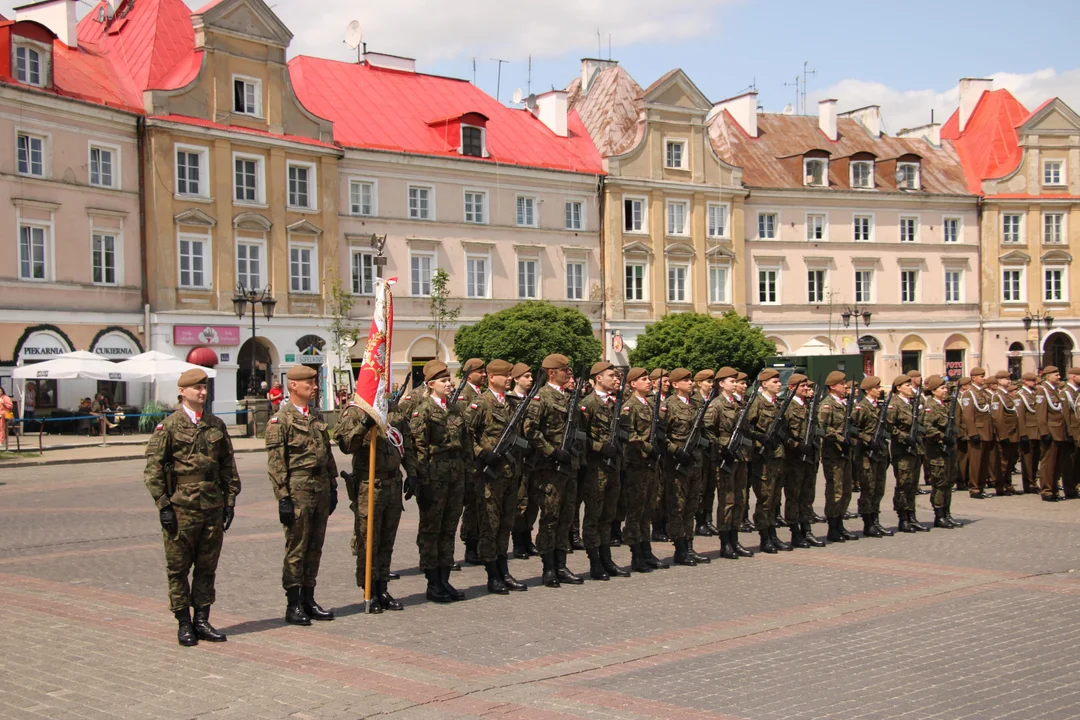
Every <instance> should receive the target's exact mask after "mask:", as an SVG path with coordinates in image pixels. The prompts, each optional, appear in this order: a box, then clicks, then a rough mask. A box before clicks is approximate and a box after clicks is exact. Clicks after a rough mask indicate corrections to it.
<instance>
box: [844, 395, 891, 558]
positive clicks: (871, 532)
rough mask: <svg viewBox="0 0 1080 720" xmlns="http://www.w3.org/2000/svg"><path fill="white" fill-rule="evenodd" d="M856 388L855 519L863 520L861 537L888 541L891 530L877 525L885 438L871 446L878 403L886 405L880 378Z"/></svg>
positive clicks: (885, 460)
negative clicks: (859, 394) (860, 393)
mask: <svg viewBox="0 0 1080 720" xmlns="http://www.w3.org/2000/svg"><path fill="white" fill-rule="evenodd" d="M859 388H860V389H861V390H862V391H863V398H862V400H860V401H859V404H858V405H856V406H855V407H854V408H853V409H852V411H851V421H852V423H854V425H855V429H856V430H857V431H858V433H859V446H860V448H861V450H862V452H860V453H859V454H858V455H857V456H856V461H855V467H854V470H855V472H857V473H859V475H860V479H859V515H861V516H862V519H863V536H865V537H873V538H879V537H887V536H888V537H891V536H892V534H893V531H892V530H887V529H885V528H884V527H882V525H881V499H882V498H883V497H884V496H885V475H886V473H887V472H888V469H889V436H888V435H883V436H882V439H881V446H880V447H875V446H874V435H875V433H876V432H877V424H878V416H879V415H880V414H881V403H883V402H887V401H886V400H884V399H882V397H881V395H882V393H884V392H885V391H884V389H883V388H882V387H881V378H879V377H877V376H876V375H868V376H866V377H865V378H863V381H862V383H861V384H860V385H859Z"/></svg>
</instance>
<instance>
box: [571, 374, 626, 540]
mask: <svg viewBox="0 0 1080 720" xmlns="http://www.w3.org/2000/svg"><path fill="white" fill-rule="evenodd" d="M617 412H619V408H616V407H615V395H614V394H609V395H604V396H603V397H601V395H600V393H599V392H593V393H591V394H590V395H589V396H588V397H587V398H585V399H584V400H583V401H582V403H581V427H582V429H584V430H585V433H586V434H587V435H588V438H589V439H588V440H587V447H588V452H587V455H586V462H585V475H584V483H583V487H582V491H581V493H580V494H581V495H582V497H583V499H584V501H585V519H584V521H583V522H582V526H581V538H582V542H583V543H584V544H585V549H586V550H589V549H592V548H598V547H600V546H601V545H610V544H611V524H612V523H613V522H614V521H615V514H616V512H617V511H618V507H619V485H620V484H619V478H620V475H621V467H620V466H621V463H620V462H619V459H618V458H615V459H613V460H611V461H610V464H608V463H609V461H607V460H606V459H605V458H604V457H603V456H602V455H601V454H600V451H601V450H602V449H603V447H604V446H605V445H607V444H608V442H609V441H610V440H611V417H612V415H613V414H614V413H617Z"/></svg>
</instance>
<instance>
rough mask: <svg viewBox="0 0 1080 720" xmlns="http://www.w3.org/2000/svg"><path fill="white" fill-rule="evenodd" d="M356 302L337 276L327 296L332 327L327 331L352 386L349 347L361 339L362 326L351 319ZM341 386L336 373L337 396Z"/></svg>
mask: <svg viewBox="0 0 1080 720" xmlns="http://www.w3.org/2000/svg"><path fill="white" fill-rule="evenodd" d="M354 300H355V298H354V297H353V294H352V293H351V292H349V288H347V287H346V286H345V285H344V284H343V283H342V282H341V278H340V277H338V276H337V275H335V276H334V279H333V280H332V281H331V282H330V286H329V293H328V295H327V302H326V310H327V315H329V316H330V325H329V326H328V327H327V331H328V332H329V333H330V337H332V338H333V340H334V351H335V353H337V359H338V367H339V368H342V369H348V373H349V380H350V382H349V385H350V386H351V384H352V383H351V380H352V370H351V368H350V364H349V362H348V357H349V347H350V346H351V345H352V344H353V343H355V342H356V340H357V339H358V338H359V337H360V326H359V325H357V323H356V320H355V319H354V318H353V317H351V314H352V308H353V302H354ZM339 384H340V382H339V379H338V376H337V374H336V373H335V375H334V378H333V385H334V393H335V394H336V393H337V388H338V385H339Z"/></svg>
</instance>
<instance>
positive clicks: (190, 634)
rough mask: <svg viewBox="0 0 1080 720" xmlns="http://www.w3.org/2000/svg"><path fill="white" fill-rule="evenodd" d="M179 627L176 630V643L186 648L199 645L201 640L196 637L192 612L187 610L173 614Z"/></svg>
mask: <svg viewBox="0 0 1080 720" xmlns="http://www.w3.org/2000/svg"><path fill="white" fill-rule="evenodd" d="M173 617H174V618H176V622H177V624H178V627H177V628H176V641H177V642H178V643H180V644H181V645H183V646H184V647H191V646H193V645H198V644H199V638H198V637H196V636H195V628H194V627H193V626H192V625H191V610H188V609H187V608H185V609H183V610H177V611H176V612H174V613H173Z"/></svg>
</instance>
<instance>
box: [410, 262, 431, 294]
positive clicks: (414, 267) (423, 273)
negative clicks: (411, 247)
mask: <svg viewBox="0 0 1080 720" xmlns="http://www.w3.org/2000/svg"><path fill="white" fill-rule="evenodd" d="M434 262H435V258H434V256H432V255H413V256H412V257H411V258H409V272H410V274H411V276H412V294H413V295H415V296H417V297H427V296H429V295H431V275H432V272H431V266H432V265H433V264H434Z"/></svg>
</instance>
